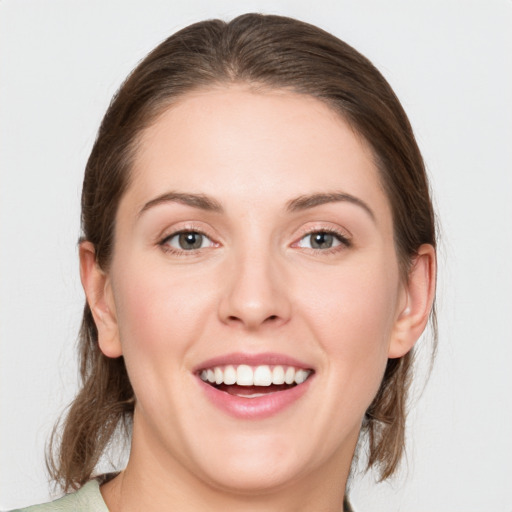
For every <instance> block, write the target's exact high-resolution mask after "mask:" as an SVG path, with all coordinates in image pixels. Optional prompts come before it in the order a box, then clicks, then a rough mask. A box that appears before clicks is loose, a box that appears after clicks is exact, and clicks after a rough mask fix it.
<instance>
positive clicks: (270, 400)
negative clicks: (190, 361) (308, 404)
mask: <svg viewBox="0 0 512 512" xmlns="http://www.w3.org/2000/svg"><path fill="white" fill-rule="evenodd" d="M222 359H224V361H222V360H219V359H217V360H211V361H210V363H207V364H204V366H202V367H201V368H199V369H198V370H197V371H196V376H197V377H199V379H198V381H199V382H200V383H201V388H202V389H203V391H204V393H205V394H206V397H207V398H208V399H209V401H210V402H211V403H212V404H213V405H215V406H216V407H218V408H220V409H221V410H223V411H224V412H227V413H228V414H229V415H231V416H235V417H237V418H240V419H263V418H266V417H269V416H273V415H275V414H277V413H279V412H280V411H282V410H283V409H285V408H287V407H288V406H290V405H291V404H293V403H294V402H296V401H298V400H299V399H300V397H302V396H303V395H304V393H306V392H307V390H308V389H309V387H310V381H312V380H313V378H312V377H313V376H314V374H315V372H314V371H313V370H312V369H311V368H307V367H306V366H304V365H303V364H301V363H300V362H299V361H294V360H289V359H287V358H284V359H283V358H281V357H278V356H272V355H271V356H268V355H267V356H266V357H265V356H263V357H261V356H259V357H258V356H257V357H252V358H251V357H249V358H248V357H246V356H240V357H236V356H235V357H234V358H232V360H231V361H229V362H228V361H227V360H226V359H228V358H222ZM233 359H237V360H235V361H234V360H233ZM251 359H260V361H255V360H251ZM261 359H267V361H265V363H266V364H261V363H262V362H263V361H261ZM279 359H281V360H279ZM229 363H231V364H229ZM279 363H281V364H279Z"/></svg>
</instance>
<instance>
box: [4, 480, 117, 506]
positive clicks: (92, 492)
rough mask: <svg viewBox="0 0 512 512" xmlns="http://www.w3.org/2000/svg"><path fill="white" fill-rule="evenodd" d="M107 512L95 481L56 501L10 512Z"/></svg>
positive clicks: (97, 483)
mask: <svg viewBox="0 0 512 512" xmlns="http://www.w3.org/2000/svg"><path fill="white" fill-rule="evenodd" d="M50 511H51V512H108V508H107V506H106V505H105V502H104V501H103V498H102V496H101V492H100V485H99V482H98V481H97V480H91V481H90V482H87V483H86V484H85V485H84V486H83V487H82V488H81V489H79V490H78V491H77V492H74V493H72V494H67V495H66V496H63V497H62V498H59V499H58V500H55V501H52V502H50V503H43V504H41V505H33V506H31V507H27V508H20V509H18V510H12V511H11V512H50Z"/></svg>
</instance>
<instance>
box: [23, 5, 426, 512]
mask: <svg viewBox="0 0 512 512" xmlns="http://www.w3.org/2000/svg"><path fill="white" fill-rule="evenodd" d="M82 228H83V238H82V240H81V242H80V269H81V278H82V283H83V286H84V290H85V293H86V297H87V304H86V307H85V310H84V317H83V324H82V330H81V370H82V376H83V387H82V389H81V390H80V392H79V394H78V396H77V398H76V399H75V401H74V402H73V404H72V406H71V408H70V410H69V414H68V416H67V418H66V421H65V424H64V429H63V432H62V438H61V439H60V451H59V452H58V455H57V457H56V458H55V459H54V460H53V461H52V462H51V469H52V475H53V476H54V478H55V479H56V480H57V481H58V482H60V483H61V484H62V487H63V489H64V490H65V491H71V490H77V489H79V490H78V492H76V493H75V494H70V495H69V496H67V497H65V498H63V499H62V500H61V501H60V502H59V503H58V505H59V506H60V507H62V509H63V510H72V509H74V508H76V507H77V506H79V508H80V510H103V511H105V510H110V511H111V512H116V511H119V510H123V511H130V510H148V511H151V510H166V509H169V510H174V509H179V510H199V509H201V510H232V509H237V510H311V509H314V510H326V511H330V510H333V511H334V510H340V509H341V507H342V503H343V502H344V497H345V495H346V487H347V479H348V476H349V472H350V467H351V464H352V460H353V458H354V453H355V450H356V446H357V443H358V439H359V437H360V433H361V432H362V433H363V434H365V435H366V436H367V437H368V447H369V448H368V449H369V453H368V465H369V466H375V467H377V468H379V469H380V473H381V477H382V478H383V479H385V478H388V477H389V476H391V475H392V474H393V473H394V471H395V470H396V468H397V466H398V463H399V461H400V458H401V455H402V452H403V442H404V421H405V405H406V394H407V387H408V384H409V381H410V373H411V358H412V356H411V349H412V348H413V346H414V344H415V342H416V340H417V339H418V337H419V336H420V334H421V333H422V332H423V330H424V328H425V326H426V323H427V322H428V319H429V316H431V311H432V305H433V300H434V289H435V227H434V215H433V210H432V205H431V201H430V197H429V189H428V183H427V179H426V176H425V170H424V165H423V162H422V158H421V155H420V153H419V150H418V147H417V145H416V143H415V140H414V136H413V133H412V130H411V127H410V125H409V122H408V120H407V117H406V115H405V113H404V112H403V109H402V108H401V106H400V104H399V102H398V100H397V98H396V96H395V95H394V93H393V92H392V90H391V88H390V87H389V85H388V84H387V83H386V81H385V80H384V78H383V77H382V76H381V75H380V73H379V72H378V71H377V70H376V69H375V68H374V67H373V66H372V65H371V63H370V62H369V61H368V60H367V59H365V58H364V57H362V56H361V55H360V54H358V53H357V52H356V51H355V50H354V49H352V48H351V47H349V46H348V45H346V44H345V43H343V42H341V41H339V40H338V39H336V38H334V37H333V36H332V35H330V34H327V33H325V32H323V31H322V30H320V29H318V28H316V27H313V26H311V25H307V24H304V23H301V22H298V21H296V20H292V19H288V18H282V17H277V16H262V15H255V14H249V15H244V16H240V17H238V18H236V19H235V20H233V21H232V22H230V23H228V24H226V23H224V22H221V21H218V20H213V21H207V22H203V23H199V24H196V25H192V26H190V27H187V28H185V29H183V30H182V31H180V32H178V33H177V34H175V35H174V36H171V37H170V38H169V39H168V40H166V41H164V42H163V43H162V44H161V45H159V46H158V47H157V48H156V49H155V50H154V51H153V52H151V53H150V54H149V55H148V57H147V58H146V59H145V60H144V61H143V62H142V63H141V64H140V65H139V66H138V67H137V68H136V69H135V70H134V72H133V73H132V74H131V75H130V77H129V78H128V79H127V81H126V82H125V83H124V84H123V86H122V87H121V89H120V90H119V92H118V94H117V95H116V97H115V98H114V100H113V102H112V104H111V106H110V107H109V109H108V111H107V113H106V115H105V118H104V120H103V123H102V125H101V127H100V130H99V134H98V137H97V140H96V142H95V145H94V147H93V150H92V153H91V156H90V158H89V161H88V164H87V168H86V172H85V179H84V186H83V193H82ZM119 432H121V433H124V434H123V435H128V433H131V452H130V456H129V460H128V463H127V466H126V468H125V469H124V470H122V471H121V472H120V473H118V474H115V475H108V476H105V475H103V476H99V477H97V478H96V479H92V478H93V477H94V476H97V475H95V472H94V471H95V467H96V465H97V462H98V460H99V458H100V456H101V455H102V454H103V453H104V452H105V450H106V448H107V447H108V446H109V443H110V442H111V441H112V439H113V438H114V436H115V434H116V433H119ZM91 479H92V480H91ZM100 486H101V487H100ZM56 506H57V505H56V504H55V503H53V504H48V505H42V506H39V507H40V508H38V507H35V508H34V509H32V510H39V509H41V510H50V509H53V508H55V507H56ZM344 507H345V509H349V505H348V502H347V501H346V499H345V504H344Z"/></svg>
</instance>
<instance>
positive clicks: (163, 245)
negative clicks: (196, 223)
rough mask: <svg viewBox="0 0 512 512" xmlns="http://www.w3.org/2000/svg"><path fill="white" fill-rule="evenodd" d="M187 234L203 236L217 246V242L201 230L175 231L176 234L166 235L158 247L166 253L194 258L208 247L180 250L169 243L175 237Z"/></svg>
mask: <svg viewBox="0 0 512 512" xmlns="http://www.w3.org/2000/svg"><path fill="white" fill-rule="evenodd" d="M187 234H194V235H201V236H203V237H205V238H207V239H208V240H209V241H210V243H211V244H212V246H214V245H215V242H214V241H213V240H212V239H211V237H209V236H208V235H207V234H206V233H205V232H204V231H201V230H200V229H193V228H192V229H180V230H179V231H175V232H174V233H171V234H169V235H166V236H165V237H164V238H163V239H162V240H161V241H160V242H158V245H159V246H160V247H161V248H162V250H163V251H164V252H167V253H171V254H176V255H178V256H193V255H195V254H197V251H199V250H201V249H205V248H206V247H200V248H197V249H190V250H185V249H178V248H177V247H172V246H171V245H169V241H170V240H172V239H173V238H174V237H177V236H180V235H187Z"/></svg>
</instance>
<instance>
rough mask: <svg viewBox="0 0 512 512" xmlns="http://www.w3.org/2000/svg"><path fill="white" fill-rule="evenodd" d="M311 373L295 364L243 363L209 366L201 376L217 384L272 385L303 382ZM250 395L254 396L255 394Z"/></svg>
mask: <svg viewBox="0 0 512 512" xmlns="http://www.w3.org/2000/svg"><path fill="white" fill-rule="evenodd" d="M310 374H311V371H310V370H305V369H303V368H295V367H293V366H281V365H276V366H273V367H271V366H269V365H259V366H254V367H253V366H249V365H247V364H241V365H238V366H234V365H228V366H224V367H222V366H215V367H214V368H207V369H204V370H202V371H201V373H200V375H199V376H200V377H201V380H203V381H204V382H208V383H209V384H214V385H217V386H222V385H225V386H234V385H236V386H237V387H270V386H282V385H286V386H292V385H295V384H302V383H303V382H305V381H306V379H307V378H308V377H309V375H310ZM250 396H254V394H252V395H250Z"/></svg>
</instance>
